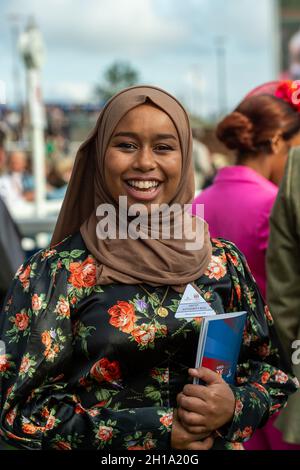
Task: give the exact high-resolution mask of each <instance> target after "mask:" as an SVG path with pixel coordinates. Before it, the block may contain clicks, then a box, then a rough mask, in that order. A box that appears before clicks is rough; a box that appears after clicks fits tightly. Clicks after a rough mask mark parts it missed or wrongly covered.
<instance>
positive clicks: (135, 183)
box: [127, 180, 159, 189]
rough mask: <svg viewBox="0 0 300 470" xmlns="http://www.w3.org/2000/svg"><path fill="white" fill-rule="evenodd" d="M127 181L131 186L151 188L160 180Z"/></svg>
mask: <svg viewBox="0 0 300 470" xmlns="http://www.w3.org/2000/svg"><path fill="white" fill-rule="evenodd" d="M127 183H128V184H129V185H130V186H134V187H135V188H139V189H150V188H155V187H156V186H158V185H159V182H158V181H153V180H152V181H151V180H150V181H140V180H129V181H127Z"/></svg>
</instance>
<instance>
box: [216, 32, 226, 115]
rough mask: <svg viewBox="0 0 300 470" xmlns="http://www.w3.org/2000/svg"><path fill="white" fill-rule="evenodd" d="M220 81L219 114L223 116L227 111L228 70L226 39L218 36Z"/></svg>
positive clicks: (217, 54)
mask: <svg viewBox="0 0 300 470" xmlns="http://www.w3.org/2000/svg"><path fill="white" fill-rule="evenodd" d="M215 45H216V58H217V80H218V108H219V109H218V112H219V116H222V115H223V114H224V113H226V111H227V68H226V38H225V37H223V36H217V37H216V39H215Z"/></svg>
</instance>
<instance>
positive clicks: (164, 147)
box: [155, 144, 173, 152]
mask: <svg viewBox="0 0 300 470" xmlns="http://www.w3.org/2000/svg"><path fill="white" fill-rule="evenodd" d="M155 150H158V151H159V152H169V151H170V150H173V149H172V147H170V145H166V144H161V145H157V146H156V147H155Z"/></svg>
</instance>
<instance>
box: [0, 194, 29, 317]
mask: <svg viewBox="0 0 300 470" xmlns="http://www.w3.org/2000/svg"><path fill="white" fill-rule="evenodd" d="M0 227H1V229H0V259H1V263H0V310H2V306H3V301H4V299H5V296H6V294H7V290H8V288H9V286H10V285H11V282H12V279H13V277H14V275H15V273H16V271H17V269H18V268H19V266H20V265H21V264H22V263H23V261H24V258H25V254H24V251H23V249H22V246H21V239H22V237H21V234H20V232H19V229H18V227H17V225H16V224H15V222H14V221H13V219H12V217H11V215H10V213H9V212H8V209H7V207H6V205H5V203H4V202H3V200H2V199H1V197H0Z"/></svg>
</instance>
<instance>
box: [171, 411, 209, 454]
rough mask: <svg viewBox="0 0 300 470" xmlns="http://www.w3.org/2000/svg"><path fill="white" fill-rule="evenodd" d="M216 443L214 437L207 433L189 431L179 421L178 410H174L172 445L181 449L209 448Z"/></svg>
mask: <svg viewBox="0 0 300 470" xmlns="http://www.w3.org/2000/svg"><path fill="white" fill-rule="evenodd" d="M213 443H214V439H213V437H211V436H209V435H208V434H207V433H206V434H203V433H200V434H198V435H197V434H196V433H192V434H191V433H189V432H188V431H186V429H185V428H184V427H183V426H182V424H181V423H180V422H179V421H178V416H177V410H176V409H175V410H174V412H173V424H172V432H171V447H172V449H179V450H209V449H210V448H211V447H212V446H213Z"/></svg>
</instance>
